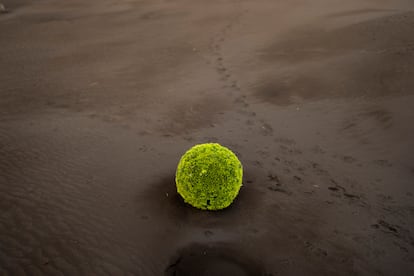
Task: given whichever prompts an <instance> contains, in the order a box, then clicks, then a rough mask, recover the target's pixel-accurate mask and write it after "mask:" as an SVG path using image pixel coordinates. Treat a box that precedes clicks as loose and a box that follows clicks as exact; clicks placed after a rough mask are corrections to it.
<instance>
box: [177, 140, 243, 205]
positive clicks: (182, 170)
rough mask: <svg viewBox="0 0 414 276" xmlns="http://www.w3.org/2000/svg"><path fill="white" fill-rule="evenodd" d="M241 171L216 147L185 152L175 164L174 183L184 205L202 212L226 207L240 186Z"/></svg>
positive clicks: (234, 158)
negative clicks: (176, 164)
mask: <svg viewBox="0 0 414 276" xmlns="http://www.w3.org/2000/svg"><path fill="white" fill-rule="evenodd" d="M242 178H243V168H242V164H241V163H240V161H239V159H238V158H237V156H236V155H235V154H234V153H233V152H232V151H231V150H229V149H228V148H226V147H223V146H221V145H219V144H216V143H208V144H200V145H196V146H194V147H192V148H191V149H189V150H188V151H187V152H186V153H185V154H184V155H183V156H182V157H181V160H180V162H179V163H178V167H177V172H176V175H175V182H176V184H177V191H178V193H179V194H180V195H181V196H182V198H183V199H184V201H185V202H186V203H188V204H190V205H192V206H194V207H196V208H199V209H203V210H220V209H224V208H226V207H228V206H229V205H230V204H231V203H232V202H233V200H234V199H235V198H236V196H237V195H238V193H239V190H240V187H241V186H242Z"/></svg>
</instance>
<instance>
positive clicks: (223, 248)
mask: <svg viewBox="0 0 414 276" xmlns="http://www.w3.org/2000/svg"><path fill="white" fill-rule="evenodd" d="M164 275H166V276H173V275H175V276H194V275H200V276H203V275H209V276H219V275H238V276H260V275H269V274H266V273H265V271H264V270H263V268H262V267H261V266H260V265H259V264H258V263H257V262H255V261H254V260H252V259H250V258H249V257H247V256H246V255H244V254H243V253H242V252H241V251H240V250H237V249H236V248H233V247H232V246H231V245H229V244H222V243H212V244H192V245H190V246H188V247H186V248H184V249H181V250H179V251H178V252H177V255H176V256H174V257H173V258H172V259H171V261H170V263H169V264H168V266H167V267H166V269H165V274H164Z"/></svg>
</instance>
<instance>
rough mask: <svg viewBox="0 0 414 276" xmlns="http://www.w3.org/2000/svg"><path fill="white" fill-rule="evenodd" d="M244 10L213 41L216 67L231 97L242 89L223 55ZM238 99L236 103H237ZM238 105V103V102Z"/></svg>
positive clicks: (245, 104)
mask: <svg viewBox="0 0 414 276" xmlns="http://www.w3.org/2000/svg"><path fill="white" fill-rule="evenodd" d="M240 4H241V2H238V8H239V9H241V7H240ZM243 12H244V11H243V10H240V11H239V12H238V13H237V14H236V15H235V16H234V17H233V18H232V19H231V20H230V22H228V23H227V24H226V25H225V26H224V27H223V28H222V29H221V30H220V31H219V32H218V33H217V35H216V36H215V37H214V38H213V39H212V45H211V49H212V53H213V56H214V62H213V64H214V67H215V69H216V71H217V74H218V75H219V80H220V82H222V83H223V86H222V88H226V89H228V92H227V93H228V94H229V95H230V96H232V95H233V93H234V92H240V91H241V87H240V85H239V83H238V81H237V80H236V79H235V77H234V75H233V73H232V72H231V70H230V67H229V66H228V63H227V61H226V58H225V55H224V54H223V51H222V47H223V44H224V42H225V41H226V37H227V35H228V34H229V33H230V32H231V31H232V30H233V29H234V28H235V27H236V26H237V25H238V24H239V22H240V18H241V16H242V14H243ZM237 100H238V99H236V100H235V101H237ZM236 103H237V102H236ZM241 104H242V105H243V106H244V107H247V106H248V104H247V102H246V101H244V100H243V101H242V102H241Z"/></svg>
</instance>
